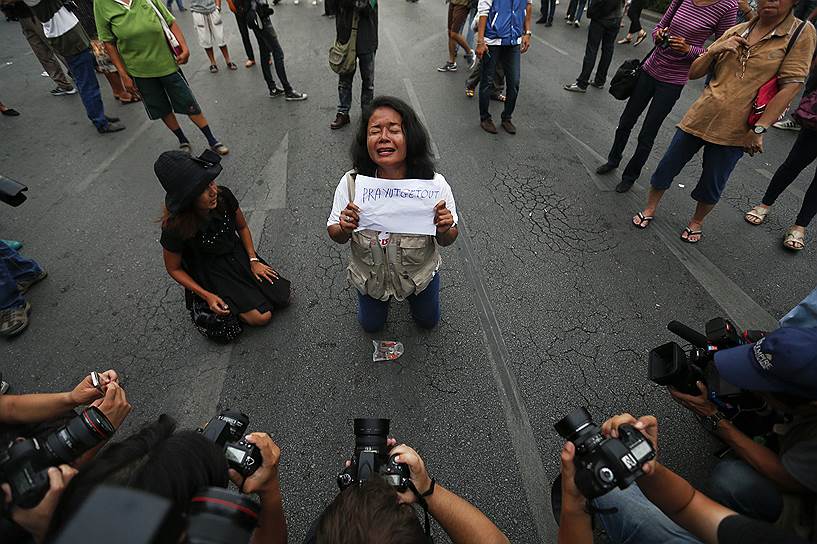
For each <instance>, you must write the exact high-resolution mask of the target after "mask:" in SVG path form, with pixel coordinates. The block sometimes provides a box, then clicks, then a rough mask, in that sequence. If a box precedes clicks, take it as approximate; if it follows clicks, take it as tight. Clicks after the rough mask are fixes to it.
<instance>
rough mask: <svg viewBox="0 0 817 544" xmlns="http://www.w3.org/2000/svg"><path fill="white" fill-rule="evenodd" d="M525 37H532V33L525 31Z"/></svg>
mask: <svg viewBox="0 0 817 544" xmlns="http://www.w3.org/2000/svg"><path fill="white" fill-rule="evenodd" d="M525 36H533V32H531V31H530V30H526V31H525Z"/></svg>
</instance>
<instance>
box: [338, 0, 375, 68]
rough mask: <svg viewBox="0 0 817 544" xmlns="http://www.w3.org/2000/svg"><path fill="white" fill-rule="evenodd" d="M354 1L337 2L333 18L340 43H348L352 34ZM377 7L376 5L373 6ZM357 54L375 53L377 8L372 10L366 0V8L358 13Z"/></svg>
mask: <svg viewBox="0 0 817 544" xmlns="http://www.w3.org/2000/svg"><path fill="white" fill-rule="evenodd" d="M354 4H355V0H339V1H338V14H337V16H336V17H335V30H336V31H337V40H338V41H339V42H340V43H346V42H348V41H349V36H350V35H351V34H352V16H353V15H354V13H355V7H354ZM375 5H377V4H375ZM358 13H359V15H360V16H359V18H358V23H357V48H356V51H357V54H358V55H365V54H367V53H374V52H375V51H377V8H376V7H375V8H372V6H371V4H370V3H369V0H366V8H365V9H362V10H360V11H358Z"/></svg>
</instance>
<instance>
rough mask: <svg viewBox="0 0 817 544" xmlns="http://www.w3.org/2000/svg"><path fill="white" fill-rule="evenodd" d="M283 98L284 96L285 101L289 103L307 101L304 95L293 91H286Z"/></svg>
mask: <svg viewBox="0 0 817 544" xmlns="http://www.w3.org/2000/svg"><path fill="white" fill-rule="evenodd" d="M285 96H286V99H287V101H289V102H294V101H297V100H306V99H307V95H306V93H299V92H298V91H295V90H290V91H287V92H286V95H285Z"/></svg>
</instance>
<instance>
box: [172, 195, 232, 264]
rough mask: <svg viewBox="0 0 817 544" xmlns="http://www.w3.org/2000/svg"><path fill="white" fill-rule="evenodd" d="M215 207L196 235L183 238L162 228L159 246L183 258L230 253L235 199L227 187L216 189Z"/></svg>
mask: <svg viewBox="0 0 817 544" xmlns="http://www.w3.org/2000/svg"><path fill="white" fill-rule="evenodd" d="M218 190H219V192H218V205H217V206H216V208H215V209H214V210H211V211H210V215H209V216H208V217H207V219H206V220H205V221H204V222H203V223H202V224H201V225H200V227H199V230H198V232H196V234H195V235H194V236H193V237H192V238H187V239H184V238H183V237H182V236H180V235H179V234H178V233H177V232H176V231H174V230H173V229H172V228H163V229H162V237H161V238H160V239H159V243H160V244H162V247H163V248H165V249H166V250H168V251H170V252H172V253H181V254H182V258H183V259H191V258H193V257H194V256H195V255H197V254H198V255H225V254H229V253H232V251H233V248H234V247H235V244H237V243H238V236H236V212H237V211H238V200H237V199H236V197H235V195H233V192H232V191H230V189H228V188H227V187H224V186H222V185H219V187H218Z"/></svg>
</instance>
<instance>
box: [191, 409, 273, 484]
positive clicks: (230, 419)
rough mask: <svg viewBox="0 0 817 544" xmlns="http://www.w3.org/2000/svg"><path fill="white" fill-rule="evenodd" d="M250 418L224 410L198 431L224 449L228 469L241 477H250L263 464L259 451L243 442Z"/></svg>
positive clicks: (236, 412)
mask: <svg viewBox="0 0 817 544" xmlns="http://www.w3.org/2000/svg"><path fill="white" fill-rule="evenodd" d="M249 424H250V418H249V416H247V415H246V414H243V413H241V412H239V411H237V410H224V411H222V412H221V413H220V414H218V415H217V416H215V417H214V418H213V419H211V420H210V421H209V422H207V425H205V426H204V428H203V429H201V428H200V429H198V431H199V432H200V433H201V434H203V435H204V437H205V438H207V439H208V440H211V441H212V442H215V443H216V444H217V445H218V446H221V447H222V448H224V456H225V457H226V458H227V464H228V465H229V466H230V468H232V469H234V470H236V471H237V472H238V473H239V474H241V475H242V476H243V477H245V478H246V477H247V476H249V475H251V474H252V473H253V472H255V471H256V470H258V468H259V467H261V463H263V458H262V457H261V450H259V449H258V447H257V446H256V445H255V444H250V443H249V442H247V440H245V438H244V435H245V433H246V432H247V426H248V425H249Z"/></svg>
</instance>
